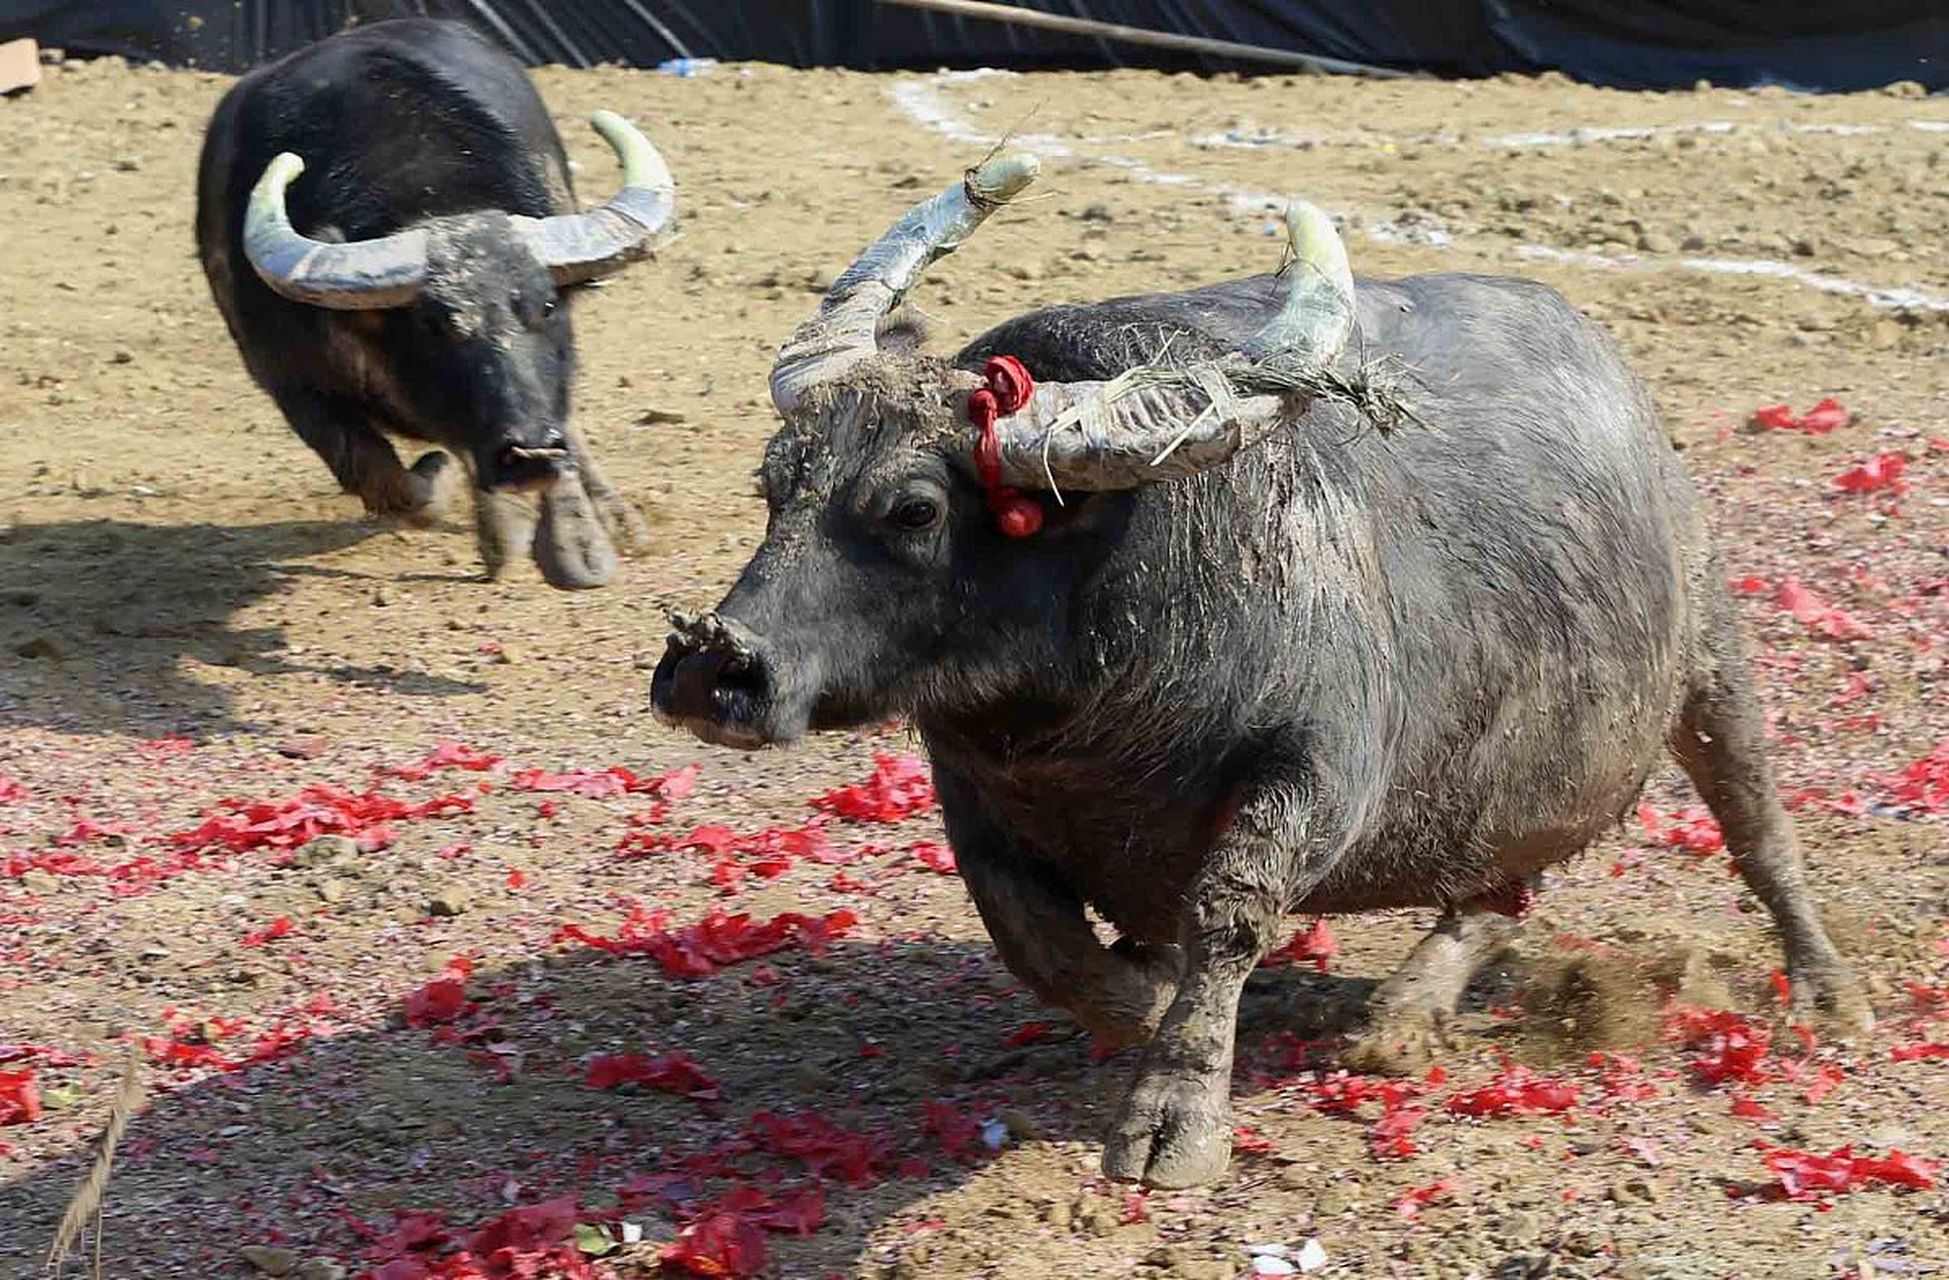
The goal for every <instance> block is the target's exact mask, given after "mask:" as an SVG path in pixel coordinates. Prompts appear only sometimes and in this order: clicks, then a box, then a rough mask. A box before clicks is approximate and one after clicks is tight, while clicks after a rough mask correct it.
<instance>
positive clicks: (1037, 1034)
mask: <svg viewBox="0 0 1949 1280" xmlns="http://www.w3.org/2000/svg"><path fill="white" fill-rule="evenodd" d="M1055 1030H1056V1025H1055V1024H1054V1023H1053V1022H1025V1023H1023V1024H1022V1025H1021V1026H1019V1027H1017V1028H1015V1030H1014V1031H1012V1032H1010V1033H1009V1035H1008V1038H1007V1039H1005V1040H1003V1041H1002V1044H1003V1046H1004V1047H1006V1048H1010V1049H1021V1048H1024V1047H1026V1046H1028V1045H1032V1044H1035V1043H1036V1042H1038V1041H1041V1040H1047V1039H1048V1038H1049V1037H1050V1036H1051V1035H1052V1034H1054V1032H1055Z"/></svg>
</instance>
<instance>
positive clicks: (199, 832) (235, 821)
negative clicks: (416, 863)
mask: <svg viewBox="0 0 1949 1280" xmlns="http://www.w3.org/2000/svg"><path fill="white" fill-rule="evenodd" d="M473 807H474V801H473V799H472V797H469V796H459V795H451V796H435V797H434V798H433V799H431V800H425V801H422V802H420V803H419V804H408V803H406V802H405V801H403V800H396V799H394V798H392V797H391V796H387V795H383V794H381V793H379V792H377V791H363V792H354V791H347V790H345V789H344V788H342V787H334V786H329V785H326V784H323V783H320V784H318V785H316V786H310V787H306V788H305V789H304V790H303V791H301V792H299V793H298V797H297V799H295V800H283V801H268V800H266V801H245V800H222V801H219V802H218V804H217V809H218V812H217V813H215V814H213V815H211V816H210V817H209V818H207V819H205V820H204V821H203V823H202V825H200V826H197V827H194V828H192V829H190V830H188V831H179V832H177V833H175V834H174V835H172V836H170V837H169V843H170V844H172V845H175V846H177V847H178V848H182V849H191V850H198V849H207V848H210V847H212V846H222V847H224V848H227V849H229V850H230V851H232V852H233V853H247V852H249V851H251V850H253V849H295V848H297V847H298V846H299V845H302V844H307V843H309V842H310V841H312V840H315V839H317V838H318V837H319V836H334V835H336V836H349V837H352V838H353V839H355V840H357V841H358V842H359V846H360V847H361V848H364V849H367V850H371V849H380V848H384V847H385V846H386V845H387V844H389V843H391V841H392V833H391V832H390V831H388V830H387V829H386V824H388V823H392V822H404V821H410V820H412V819H415V818H431V817H438V816H440V815H443V814H449V813H469V812H472V810H473Z"/></svg>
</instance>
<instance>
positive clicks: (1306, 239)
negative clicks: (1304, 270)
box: [1286, 200, 1353, 292]
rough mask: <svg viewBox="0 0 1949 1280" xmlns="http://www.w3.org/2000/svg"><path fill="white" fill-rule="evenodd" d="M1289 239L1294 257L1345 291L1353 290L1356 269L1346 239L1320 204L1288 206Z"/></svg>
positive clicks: (1296, 201)
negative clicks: (1353, 266) (1351, 263)
mask: <svg viewBox="0 0 1949 1280" xmlns="http://www.w3.org/2000/svg"><path fill="white" fill-rule="evenodd" d="M1286 240H1287V243H1289V244H1291V245H1292V248H1293V256H1294V257H1295V258H1297V259H1298V260H1299V261H1301V262H1303V263H1305V264H1306V265H1307V266H1309V267H1311V268H1313V269H1314V270H1315V271H1317V272H1319V273H1320V274H1321V275H1322V276H1325V277H1326V278H1327V279H1328V280H1329V281H1331V282H1332V283H1333V284H1335V285H1338V286H1340V287H1341V288H1342V289H1343V290H1344V291H1346V292H1352V290H1353V270H1352V268H1351V267H1350V266H1349V265H1348V263H1347V246H1346V242H1345V241H1343V240H1341V239H1340V233H1339V231H1337V230H1336V229H1335V228H1334V226H1333V219H1331V218H1329V217H1327V216H1326V213H1325V211H1323V210H1322V209H1321V208H1320V207H1319V206H1318V205H1315V204H1309V203H1308V202H1306V201H1304V200H1295V201H1293V202H1292V204H1290V205H1288V206H1287V208H1286Z"/></svg>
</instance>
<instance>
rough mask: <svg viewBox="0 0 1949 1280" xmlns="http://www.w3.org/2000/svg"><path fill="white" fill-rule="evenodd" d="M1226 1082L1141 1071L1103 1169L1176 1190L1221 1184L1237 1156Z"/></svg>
mask: <svg viewBox="0 0 1949 1280" xmlns="http://www.w3.org/2000/svg"><path fill="white" fill-rule="evenodd" d="M1225 1086H1226V1080H1225V1079H1223V1078H1220V1079H1216V1080H1213V1079H1208V1078H1206V1077H1205V1076H1203V1075H1188V1074H1179V1073H1172V1072H1167V1071H1148V1070H1140V1071H1139V1072H1138V1075H1137V1083H1136V1084H1135V1085H1134V1086H1133V1087H1132V1088H1131V1090H1130V1096H1129V1097H1128V1098H1126V1099H1124V1104H1123V1110H1122V1112H1121V1113H1119V1115H1118V1116H1117V1121H1116V1124H1115V1125H1114V1126H1113V1127H1112V1129H1111V1131H1110V1137H1109V1141H1107V1142H1106V1143H1105V1144H1104V1147H1103V1172H1104V1173H1105V1174H1107V1175H1108V1176H1110V1177H1112V1178H1117V1179H1119V1180H1121V1181H1124V1182H1141V1183H1143V1184H1144V1185H1145V1186H1147V1187H1157V1188H1160V1189H1163V1190H1177V1189H1180V1188H1183V1187H1201V1186H1204V1185H1205V1184H1206V1183H1209V1182H1216V1181H1218V1179H1219V1178H1221V1177H1223V1176H1224V1174H1225V1169H1226V1167H1227V1166H1228V1165H1229V1164H1230V1163H1231V1159H1232V1107H1231V1102H1230V1100H1229V1099H1228V1098H1227V1097H1226V1088H1225Z"/></svg>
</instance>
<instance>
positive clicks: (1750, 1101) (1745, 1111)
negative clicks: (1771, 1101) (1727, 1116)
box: [1732, 1094, 1780, 1124]
mask: <svg viewBox="0 0 1949 1280" xmlns="http://www.w3.org/2000/svg"><path fill="white" fill-rule="evenodd" d="M1732 1113H1733V1114H1734V1115H1736V1116H1738V1117H1739V1118H1740V1119H1742V1120H1756V1121H1759V1122H1760V1123H1761V1124H1767V1123H1772V1122H1777V1121H1778V1120H1779V1118H1780V1117H1778V1116H1776V1115H1774V1114H1773V1113H1772V1112H1771V1111H1769V1110H1767V1109H1766V1104H1765V1103H1763V1102H1760V1101H1758V1100H1757V1099H1754V1098H1749V1097H1747V1096H1746V1095H1744V1094H1740V1095H1739V1096H1738V1097H1735V1098H1734V1099H1733V1100H1732Z"/></svg>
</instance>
